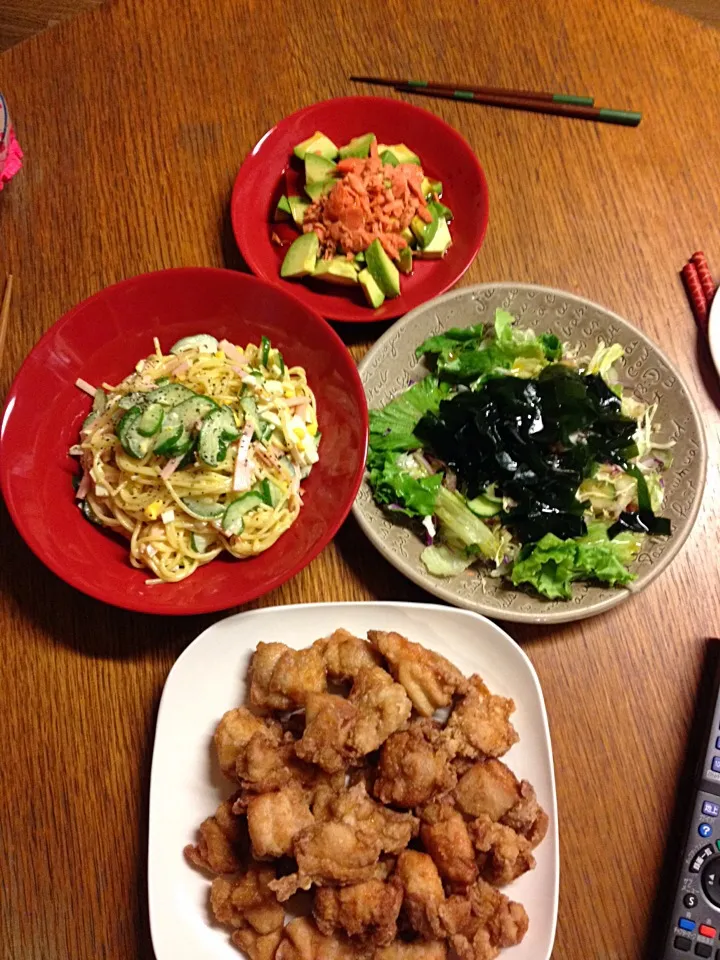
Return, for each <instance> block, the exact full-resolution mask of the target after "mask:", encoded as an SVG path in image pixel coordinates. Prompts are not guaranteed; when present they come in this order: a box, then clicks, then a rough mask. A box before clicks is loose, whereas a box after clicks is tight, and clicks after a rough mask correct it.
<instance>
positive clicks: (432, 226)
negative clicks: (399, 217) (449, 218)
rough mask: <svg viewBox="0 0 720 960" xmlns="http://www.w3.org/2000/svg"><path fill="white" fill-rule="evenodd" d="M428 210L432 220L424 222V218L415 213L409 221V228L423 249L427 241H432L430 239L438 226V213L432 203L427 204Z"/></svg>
mask: <svg viewBox="0 0 720 960" xmlns="http://www.w3.org/2000/svg"><path fill="white" fill-rule="evenodd" d="M428 211H429V212H430V216H431V217H432V220H431V221H430V222H429V223H426V222H425V221H424V220H421V219H420V217H418V216H417V214H416V215H415V216H414V217H413V218H412V220H411V221H410V229H411V230H412V232H413V233H414V234H415V236H416V238H417V242H418V244H419V245H420V247H421V249H422V250H424V249H425V247H427V245H428V244H429V243H432V239H433V237H434V236H435V233H436V231H437V228H438V219H439V218H438V215H437V211H436V210H435V207H434V206H433V204H431V203H429V204H428Z"/></svg>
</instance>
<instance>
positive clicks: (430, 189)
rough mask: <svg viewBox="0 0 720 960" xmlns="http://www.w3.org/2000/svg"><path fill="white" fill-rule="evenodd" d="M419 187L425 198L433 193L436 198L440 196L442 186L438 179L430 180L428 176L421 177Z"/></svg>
mask: <svg viewBox="0 0 720 960" xmlns="http://www.w3.org/2000/svg"><path fill="white" fill-rule="evenodd" d="M420 189H421V190H422V193H423V196H424V197H425V198H426V199H427V198H428V197H430V196H432V194H433V193H434V194H435V196H436V197H438V198H439V197H441V196H442V190H443V187H442V183H440V181H439V180H431V179H430V178H429V177H423V181H422V183H421V184H420Z"/></svg>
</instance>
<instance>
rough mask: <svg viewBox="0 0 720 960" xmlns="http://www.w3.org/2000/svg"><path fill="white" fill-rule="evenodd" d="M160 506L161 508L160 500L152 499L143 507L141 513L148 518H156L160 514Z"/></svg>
mask: <svg viewBox="0 0 720 960" xmlns="http://www.w3.org/2000/svg"><path fill="white" fill-rule="evenodd" d="M162 508H163V502H162V500H153V502H152V503H149V504H148V505H147V506H146V507H145V509H144V510H143V513H144V514H145V516H146V517H147V518H148V520H157V518H158V517H159V516H160V513H161V511H162Z"/></svg>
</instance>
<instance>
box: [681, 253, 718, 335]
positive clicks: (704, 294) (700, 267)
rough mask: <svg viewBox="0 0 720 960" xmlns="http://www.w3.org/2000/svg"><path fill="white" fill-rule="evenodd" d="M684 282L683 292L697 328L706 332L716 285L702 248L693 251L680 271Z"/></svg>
mask: <svg viewBox="0 0 720 960" xmlns="http://www.w3.org/2000/svg"><path fill="white" fill-rule="evenodd" d="M680 276H681V277H682V278H683V283H684V284H685V292H686V293H687V298H688V300H689V301H690V306H691V307H692V312H693V316H694V317H695V323H696V324H697V325H698V329H699V330H700V331H701V332H702V333H705V334H707V329H708V317H709V315H710V306H711V304H712V302H713V300H714V299H715V294H716V292H717V286H716V284H715V281H714V280H713V278H712V274H711V273H710V268H709V267H708V262H707V259H706V257H705V254H704V253H703V252H702V250H698V251H697V252H696V253H694V254H693V255H692V256H691V257H690V259H689V260H688V262H687V263H686V264H685V266H684V267H683V268H682V270H681V271H680Z"/></svg>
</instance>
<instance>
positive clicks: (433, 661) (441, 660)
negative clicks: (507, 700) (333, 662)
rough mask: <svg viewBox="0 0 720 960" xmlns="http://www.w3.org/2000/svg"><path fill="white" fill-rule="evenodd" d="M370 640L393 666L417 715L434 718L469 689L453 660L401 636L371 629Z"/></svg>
mask: <svg viewBox="0 0 720 960" xmlns="http://www.w3.org/2000/svg"><path fill="white" fill-rule="evenodd" d="M368 639H369V640H370V642H371V643H372V645H373V646H374V647H376V649H377V650H379V651H380V653H381V654H382V655H383V656H384V657H385V659H386V660H387V662H388V663H389V664H390V672H391V673H392V675H393V677H394V678H395V679H396V680H397V681H398V683H401V684H402V686H403V687H404V688H405V690H406V691H407V694H408V696H409V697H410V699H411V700H412V704H413V706H414V707H415V709H416V710H417V712H418V713H419V714H420V715H421V716H423V717H431V716H432V715H433V713H434V712H435V710H437V708H438V707H446V706H447V705H448V704H449V703H450V702H451V700H452V697H453V694H455V693H464V692H465V691H466V690H467V680H466V679H465V677H464V676H463V675H462V673H461V672H460V671H459V670H458V669H457V667H454V666H453V665H452V664H451V663H450V661H449V660H446V659H445V657H441V656H440V654H439V653H434V652H433V651H432V650H426V649H425V647H423V646H421V645H420V644H419V643H413V642H412V641H410V640H407V639H406V638H405V637H403V636H401V635H400V634H399V633H387V632H385V631H383V630H368Z"/></svg>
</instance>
